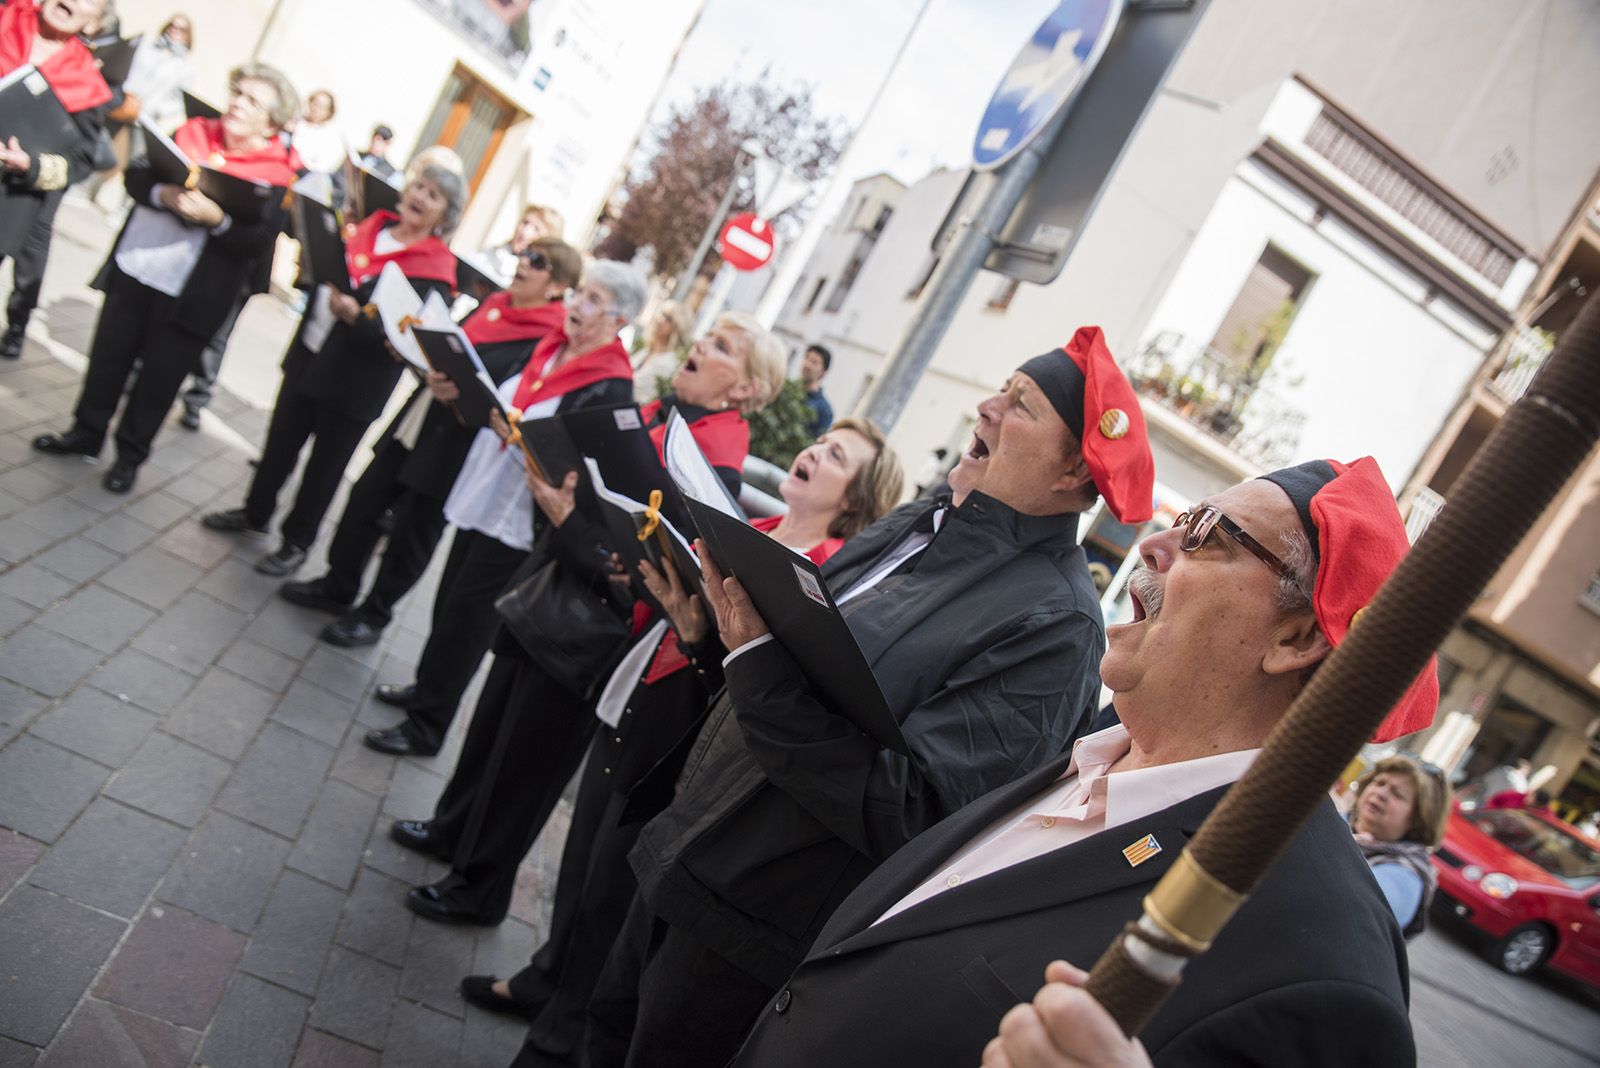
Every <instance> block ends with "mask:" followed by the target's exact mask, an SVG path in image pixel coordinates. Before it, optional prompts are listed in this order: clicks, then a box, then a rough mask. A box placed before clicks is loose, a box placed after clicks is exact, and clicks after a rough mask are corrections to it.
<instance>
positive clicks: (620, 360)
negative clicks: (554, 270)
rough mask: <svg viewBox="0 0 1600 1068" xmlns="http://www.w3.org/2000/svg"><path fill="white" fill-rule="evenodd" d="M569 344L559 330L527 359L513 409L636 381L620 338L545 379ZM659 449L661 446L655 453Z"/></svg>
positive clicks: (512, 398) (555, 330)
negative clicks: (611, 382) (605, 383)
mask: <svg viewBox="0 0 1600 1068" xmlns="http://www.w3.org/2000/svg"><path fill="white" fill-rule="evenodd" d="M490 299H493V298H490ZM545 307H549V305H548V304H547V305H545ZM566 343H567V335H566V334H564V333H562V331H561V328H560V327H559V326H558V327H556V328H555V329H554V330H552V331H550V332H549V333H548V334H546V335H545V336H544V340H543V341H541V342H539V344H538V345H537V346H536V347H535V348H534V350H533V355H532V356H530V357H528V363H527V365H526V366H525V367H523V369H522V377H521V378H519V379H517V391H516V393H515V394H513V395H512V397H511V406H512V407H513V408H515V409H517V411H519V412H525V411H527V410H528V409H529V408H530V407H531V406H533V405H535V404H538V403H539V402H540V401H542V400H547V399H549V398H551V397H560V396H563V395H564V394H567V393H571V392H572V391H573V390H575V389H582V388H583V387H584V386H588V385H593V384H594V383H596V382H599V381H601V380H603V379H607V378H621V379H626V380H627V381H629V382H632V381H633V365H632V364H631V363H629V362H628V350H627V349H625V348H623V347H622V341H621V340H620V339H619V338H612V339H611V341H610V343H609V344H606V345H601V346H600V347H599V348H597V349H595V350H594V351H592V352H586V353H584V354H583V355H582V356H579V357H578V358H577V359H574V360H568V361H567V362H566V363H564V364H562V365H561V366H560V367H557V368H555V369H554V370H553V371H551V372H550V373H549V374H548V375H546V374H545V373H544V372H545V369H546V367H548V365H549V364H550V361H551V360H552V359H554V358H555V355H556V353H557V352H559V351H560V350H561V347H562V346H563V345H565V344H566ZM660 449H661V446H660V445H659V444H658V445H657V446H656V451H657V452H659V451H660Z"/></svg>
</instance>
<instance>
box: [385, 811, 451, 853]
mask: <svg viewBox="0 0 1600 1068" xmlns="http://www.w3.org/2000/svg"><path fill="white" fill-rule="evenodd" d="M389 837H390V838H392V839H394V840H395V841H396V842H398V843H400V844H401V845H403V846H405V847H406V848H407V849H410V850H413V851H414V852H417V853H426V854H427V855H428V856H430V857H438V858H439V859H440V860H449V859H450V851H449V850H448V849H443V848H441V847H442V846H443V844H444V843H442V842H440V841H439V840H438V839H437V838H435V837H434V836H433V828H432V827H431V826H429V825H428V821H427V820H395V821H394V822H393V823H391V824H389Z"/></svg>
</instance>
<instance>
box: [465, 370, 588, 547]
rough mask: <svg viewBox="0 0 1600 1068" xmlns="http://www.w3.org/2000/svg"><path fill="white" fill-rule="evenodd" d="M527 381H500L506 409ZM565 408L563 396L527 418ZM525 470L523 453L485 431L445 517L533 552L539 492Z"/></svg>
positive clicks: (474, 445)
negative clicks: (535, 494)
mask: <svg viewBox="0 0 1600 1068" xmlns="http://www.w3.org/2000/svg"><path fill="white" fill-rule="evenodd" d="M553 358H554V357H552V359H553ZM546 366H547V367H548V364H547V365H546ZM521 377H522V376H521V374H520V373H518V374H514V375H512V376H511V377H510V378H508V379H506V380H505V381H504V382H502V383H500V389H499V390H498V395H499V397H500V405H501V407H504V408H509V407H511V401H512V399H513V398H514V397H515V396H516V393H517V383H518V381H520V380H521ZM560 404H561V396H560V395H558V396H554V397H547V398H546V399H544V400H542V401H540V402H539V403H538V404H532V405H529V406H528V409H527V411H525V412H523V413H522V418H523V419H543V418H545V417H546V416H550V415H554V414H555V412H556V408H557V407H558V406H559V405H560ZM524 471H525V468H524V467H523V462H522V449H520V448H510V447H507V446H506V445H504V444H503V443H502V442H501V441H500V437H499V435H497V434H496V433H495V432H494V431H493V430H490V429H489V428H488V427H484V428H483V429H482V430H480V431H478V436H477V437H475V438H473V439H472V449H471V451H469V452H468V453H467V462H466V463H464V464H462V465H461V473H460V474H459V475H457V476H456V483H455V485H454V486H451V487H450V496H449V497H448V498H447V499H446V500H445V502H444V517H445V518H446V519H447V520H449V521H450V522H451V524H453V525H454V526H456V527H459V528H460V529H462V530H475V531H477V532H478V533H480V534H487V535H488V536H489V537H491V538H493V539H494V540H495V541H498V542H500V543H501V544H502V545H509V546H510V547H511V548H513V549H521V550H523V551H524V552H526V551H527V550H529V549H531V548H533V494H532V493H530V492H529V491H528V483H527V481H526V479H525V476H524Z"/></svg>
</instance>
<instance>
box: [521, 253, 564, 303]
mask: <svg viewBox="0 0 1600 1068" xmlns="http://www.w3.org/2000/svg"><path fill="white" fill-rule="evenodd" d="M517 259H519V260H521V261H522V262H523V263H526V264H527V265H528V266H529V267H530V268H531V269H533V270H535V271H548V270H550V269H551V268H552V267H554V266H555V265H554V264H552V263H551V262H550V257H549V256H546V255H545V254H544V253H543V252H541V251H540V250H538V249H536V248H530V249H526V250H525V251H523V252H519V253H517ZM568 292H571V290H569V291H568Z"/></svg>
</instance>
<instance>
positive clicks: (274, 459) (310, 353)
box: [202, 167, 467, 576]
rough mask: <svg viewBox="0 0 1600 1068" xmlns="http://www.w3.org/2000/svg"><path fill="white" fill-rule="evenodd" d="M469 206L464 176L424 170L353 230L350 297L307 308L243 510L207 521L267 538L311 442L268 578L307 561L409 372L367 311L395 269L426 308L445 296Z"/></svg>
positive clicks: (321, 291)
mask: <svg viewBox="0 0 1600 1068" xmlns="http://www.w3.org/2000/svg"><path fill="white" fill-rule="evenodd" d="M466 200H467V189H466V184H465V183H464V182H463V181H462V180H461V179H460V177H458V176H457V175H455V174H453V173H451V172H450V171H447V170H445V169H443V168H442V167H427V168H424V169H423V170H422V172H421V173H420V174H418V175H417V176H416V177H415V178H413V179H412V180H411V181H410V183H409V184H407V186H406V188H405V192H404V193H403V194H402V195H401V197H400V205H399V212H398V213H395V212H389V211H375V212H373V213H372V214H371V215H368V216H367V217H366V218H365V219H363V220H361V222H360V223H358V224H357V225H356V228H355V232H354V233H353V234H352V235H351V236H350V240H349V242H348V243H347V245H346V247H345V264H346V266H347V267H348V269H349V272H350V282H351V283H352V284H353V288H354V293H353V295H352V294H350V293H343V292H340V291H339V290H338V289H337V288H336V287H335V286H333V285H332V284H330V283H327V282H324V283H322V284H321V285H319V286H318V287H317V290H316V292H315V293H313V294H312V295H311V299H310V301H308V302H307V304H306V313H305V315H304V316H303V317H302V318H301V320H300V329H299V330H298V331H296V332H295V336H294V340H293V341H291V342H290V343H289V351H288V352H286V353H285V354H284V357H283V382H282V384H281V385H279V387H278V399H277V403H276V404H275V405H274V407H273V409H272V422H271V423H270V424H269V425H268V427H267V443H266V445H265V446H264V447H263V448H262V450H261V463H260V464H259V465H258V466H257V467H256V473H255V477H254V478H253V479H251V481H250V489H249V492H248V493H247V494H246V496H245V503H244V507H243V508H231V509H228V510H227V511H223V512H213V513H211V514H210V515H208V516H206V517H205V518H204V519H203V520H202V522H204V523H205V525H206V526H208V527H210V528H211V529H212V530H222V531H229V532H232V533H241V534H249V535H251V536H253V537H265V536H266V533H267V524H268V523H269V522H270V521H271V519H272V513H273V512H274V511H275V510H276V508H277V505H278V493H279V491H281V490H282V489H283V485H284V483H285V482H287V481H288V480H289V476H290V475H291V474H293V473H294V469H295V465H296V464H298V463H299V460H300V453H301V451H302V450H303V449H304V448H305V444H306V442H307V440H309V439H313V438H314V439H315V441H314V442H313V444H312V447H311V456H310V458H309V459H308V460H307V461H306V466H305V471H304V472H303V473H302V474H301V476H300V490H299V492H298V493H297V494H296V496H295V499H294V506H293V508H291V509H290V511H289V514H288V515H287V516H285V517H284V520H283V526H282V530H281V534H282V541H281V542H280V544H279V546H278V549H277V551H276V552H274V553H272V554H271V555H270V556H265V557H262V559H261V560H260V561H258V562H257V564H256V570H257V571H259V572H261V573H262V574H263V575H279V576H283V575H291V574H293V573H294V571H295V570H296V569H297V568H298V567H299V566H300V565H301V564H302V563H304V562H305V558H306V550H308V549H309V548H310V547H311V543H312V542H314V541H316V540H317V528H318V527H319V526H321V524H322V517H323V516H324V515H326V514H327V511H328V505H330V504H331V503H332V502H333V495H334V493H335V492H337V490H338V488H339V480H340V479H341V478H342V477H344V468H345V464H347V463H349V461H350V457H351V456H352V455H353V454H354V453H355V451H356V446H357V445H359V444H360V443H361V435H362V434H364V433H366V430H367V427H368V426H369V425H371V423H372V421H373V420H374V419H376V418H378V416H379V415H381V414H382V413H383V406H384V405H385V404H387V403H388V401H389V395H390V394H391V393H393V392H394V387H395V383H396V382H398V381H399V380H400V372H401V370H402V367H403V364H402V362H401V361H400V360H399V359H398V358H397V357H395V356H394V355H393V354H392V353H391V352H390V351H389V347H388V344H387V343H386V341H385V338H384V333H383V324H382V323H380V322H379V321H378V319H377V316H376V315H369V314H367V313H365V312H364V311H363V306H364V305H365V304H366V302H367V300H368V299H370V298H371V296H372V291H373V288H374V287H375V286H376V285H377V282H378V275H379V274H380V273H381V272H382V271H383V267H384V265H385V264H387V263H393V264H394V265H395V266H396V267H398V268H399V269H400V271H401V273H402V274H404V275H405V276H406V279H407V280H408V281H409V282H410V283H411V285H412V288H414V289H415V290H416V291H417V294H418V296H420V297H422V298H423V299H424V300H426V299H427V297H428V294H430V293H434V292H438V293H440V294H441V295H443V296H445V297H448V296H449V295H450V292H451V290H452V289H453V287H454V285H455V277H456V258H455V256H454V255H453V254H452V253H451V252H450V246H449V245H447V244H445V239H446V238H448V237H449V236H450V234H451V233H452V232H453V231H454V230H455V227H456V223H457V222H459V221H460V219H461V210H462V208H463V207H465V205H466Z"/></svg>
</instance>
